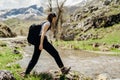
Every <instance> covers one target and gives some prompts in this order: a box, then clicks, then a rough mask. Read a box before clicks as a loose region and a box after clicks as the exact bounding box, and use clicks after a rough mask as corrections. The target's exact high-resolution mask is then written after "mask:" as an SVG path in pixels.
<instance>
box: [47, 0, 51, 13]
mask: <svg viewBox="0 0 120 80" xmlns="http://www.w3.org/2000/svg"><path fill="white" fill-rule="evenodd" d="M48 8H49V12H52V0H48Z"/></svg>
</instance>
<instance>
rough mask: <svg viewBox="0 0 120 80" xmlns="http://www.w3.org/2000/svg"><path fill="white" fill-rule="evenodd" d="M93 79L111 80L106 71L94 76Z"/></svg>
mask: <svg viewBox="0 0 120 80" xmlns="http://www.w3.org/2000/svg"><path fill="white" fill-rule="evenodd" d="M95 80H111V78H110V75H109V74H107V73H102V74H99V75H97V76H96V78H95Z"/></svg>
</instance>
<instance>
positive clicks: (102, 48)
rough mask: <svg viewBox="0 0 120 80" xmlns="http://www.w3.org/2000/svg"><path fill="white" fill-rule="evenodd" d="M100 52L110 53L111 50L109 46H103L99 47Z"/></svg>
mask: <svg viewBox="0 0 120 80" xmlns="http://www.w3.org/2000/svg"><path fill="white" fill-rule="evenodd" d="M98 48H99V49H100V51H110V48H109V47H108V46H104V45H101V46H99V47H98Z"/></svg>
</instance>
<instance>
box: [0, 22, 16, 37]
mask: <svg viewBox="0 0 120 80" xmlns="http://www.w3.org/2000/svg"><path fill="white" fill-rule="evenodd" d="M15 36H16V34H15V33H13V32H12V30H11V29H10V28H9V27H8V26H7V25H5V24H3V23H0V37H15Z"/></svg>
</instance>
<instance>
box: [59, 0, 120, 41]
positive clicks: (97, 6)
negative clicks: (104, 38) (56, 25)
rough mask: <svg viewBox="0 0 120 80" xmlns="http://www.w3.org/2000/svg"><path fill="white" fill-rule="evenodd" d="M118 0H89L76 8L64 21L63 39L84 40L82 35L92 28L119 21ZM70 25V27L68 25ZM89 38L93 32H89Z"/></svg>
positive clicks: (119, 7) (107, 25) (104, 26)
mask: <svg viewBox="0 0 120 80" xmlns="http://www.w3.org/2000/svg"><path fill="white" fill-rule="evenodd" d="M119 4H120V1H119V0H91V1H90V2H88V3H86V5H85V6H84V7H82V8H81V7H80V8H77V9H76V11H75V12H74V13H72V14H71V16H70V18H69V20H68V21H66V23H64V25H63V28H65V29H64V30H66V31H64V33H63V34H62V35H61V39H63V40H75V38H76V36H78V35H79V36H80V37H79V38H78V39H77V40H84V39H83V38H82V36H88V35H84V34H83V33H86V32H87V31H89V30H90V29H93V28H97V29H98V28H106V27H109V26H113V25H115V24H118V23H119V22H120V5H119ZM69 26H70V27H69ZM89 35H90V36H89V37H88V38H85V39H89V38H91V37H93V36H96V35H95V34H94V35H93V34H89Z"/></svg>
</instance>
